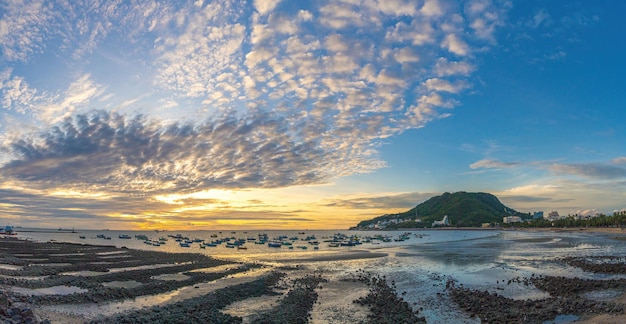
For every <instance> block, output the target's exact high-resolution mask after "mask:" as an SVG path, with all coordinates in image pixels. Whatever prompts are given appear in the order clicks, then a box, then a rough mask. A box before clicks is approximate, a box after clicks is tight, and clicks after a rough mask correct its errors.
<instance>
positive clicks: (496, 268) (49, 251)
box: [0, 229, 626, 323]
mask: <svg viewBox="0 0 626 324" xmlns="http://www.w3.org/2000/svg"><path fill="white" fill-rule="evenodd" d="M412 233H413V232H412ZM424 233H426V234H424ZM452 234H454V235H450V233H447V234H446V235H449V236H451V237H457V238H456V239H448V238H446V239H442V240H441V241H436V240H435V238H436V237H437V235H439V234H438V233H437V232H414V236H413V237H412V239H411V240H409V242H408V243H404V242H403V243H402V244H401V245H391V246H379V245H369V246H360V247H354V248H352V247H351V248H346V249H342V250H332V249H327V251H325V250H324V249H323V248H320V250H322V251H321V252H320V253H316V252H311V253H308V254H305V253H300V252H298V253H292V254H289V253H287V252H283V251H280V253H274V254H270V253H266V254H261V253H259V254H252V253H249V254H248V255H245V256H243V255H242V256H238V257H231V258H225V257H221V258H218V257H213V256H209V255H207V253H200V251H199V250H193V251H189V252H185V253H171V252H164V251H158V250H151V249H148V248H146V249H135V248H123V247H121V246H119V244H110V245H106V244H93V243H94V242H92V241H89V242H86V243H65V242H60V241H56V240H54V241H47V242H41V241H34V240H26V239H16V238H13V237H11V238H6V237H5V238H0V289H1V291H2V295H1V296H0V298H1V300H0V301H1V303H0V304H1V305H0V307H1V309H0V316H2V320H4V321H6V322H11V321H13V322H16V323H22V322H24V323H27V322H30V323H42V322H43V323H123V322H128V323H130V322H134V323H142V322H143V323H152V322H159V321H160V322H168V323H177V322H180V323H206V322H220V323H307V322H308V323H352V322H363V323H398V322H406V323H418V322H428V323H430V322H433V323H434V322H437V323H480V322H483V323H491V322H493V323H500V322H507V323H544V322H546V323H566V322H582V323H621V322H624V320H625V319H626V317H624V313H625V306H624V305H625V302H626V297H625V295H624V292H626V266H625V261H626V260H625V257H624V256H625V254H624V253H623V252H624V249H623V246H622V245H623V239H624V233H623V232H622V231H621V230H619V229H605V230H589V229H559V230H531V231H502V232H498V233H489V234H485V233H483V232H478V233H474V232H469V231H468V232H464V231H455V232H454V233H452ZM427 235H430V236H431V238H432V240H433V242H428V241H427V239H428V238H427V237H426V236H427ZM103 242H104V241H97V242H96V243H103ZM111 243H117V242H116V241H115V240H113V241H112V242H111ZM127 245H130V244H127ZM364 245H365V244H364ZM216 254H217V253H216ZM233 254H235V252H233ZM224 255H226V254H223V255H221V256H224Z"/></svg>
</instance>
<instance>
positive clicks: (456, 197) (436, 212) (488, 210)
mask: <svg viewBox="0 0 626 324" xmlns="http://www.w3.org/2000/svg"><path fill="white" fill-rule="evenodd" d="M445 215H448V220H449V222H450V226H453V227H475V226H481V225H482V224H483V223H502V218H503V217H504V216H520V217H523V216H528V215H527V214H523V213H520V212H518V211H515V210H514V209H512V208H509V207H507V206H505V205H503V204H502V203H501V202H500V200H498V198H497V197H496V196H494V195H492V194H489V193H484V192H463V191H461V192H455V193H448V192H446V193H444V194H443V195H441V196H436V197H432V198H430V199H428V200H427V201H425V202H423V203H421V204H419V205H417V206H415V208H412V209H410V210H408V211H406V212H403V213H399V214H387V215H383V216H379V217H376V218H374V219H371V220H365V221H362V222H360V223H359V224H358V225H357V226H356V228H367V227H371V226H372V225H374V224H377V223H378V224H382V223H386V224H387V225H386V226H387V228H414V227H431V226H432V224H433V221H435V220H437V221H440V220H442V219H443V217H444V216H445Z"/></svg>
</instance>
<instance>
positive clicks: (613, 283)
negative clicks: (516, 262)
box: [446, 257, 626, 323]
mask: <svg viewBox="0 0 626 324" xmlns="http://www.w3.org/2000/svg"><path fill="white" fill-rule="evenodd" d="M596 259H600V260H604V261H607V262H604V261H601V262H597V261H598V260H594V261H596V262H592V261H589V259H588V258H581V257H567V258H563V259H562V260H561V261H563V262H566V263H567V264H569V265H572V266H577V267H580V268H581V269H583V270H586V271H591V272H595V273H607V274H615V273H622V270H621V269H622V268H623V267H625V265H624V263H623V259H621V258H619V257H600V258H596ZM511 283H522V284H524V285H534V286H535V287H537V288H539V289H541V290H543V291H545V292H547V293H548V294H550V298H544V299H538V300H530V299H528V300H514V299H510V298H505V297H503V296H500V295H498V294H496V293H490V292H488V291H480V290H472V289H469V288H464V287H462V286H459V287H457V286H456V285H455V282H454V281H448V283H447V284H446V289H447V291H448V294H449V296H450V298H451V299H452V300H453V301H454V302H455V303H456V304H457V305H458V306H459V308H460V309H461V310H463V311H465V312H466V313H467V314H469V315H470V316H472V317H479V318H480V319H481V322H483V323H542V322H545V321H550V320H554V319H555V318H556V317H557V316H558V315H576V316H581V317H582V316H586V315H591V314H626V306H625V305H624V304H621V303H614V302H606V301H596V300H590V299H587V298H585V297H584V293H587V292H591V291H603V290H610V289H613V290H615V289H617V290H624V289H626V279H603V280H600V279H583V278H576V277H563V276H535V275H534V274H533V275H531V276H530V277H525V278H519V277H518V278H514V279H511V280H509V281H508V282H507V284H511Z"/></svg>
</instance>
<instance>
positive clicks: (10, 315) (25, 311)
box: [0, 292, 50, 324]
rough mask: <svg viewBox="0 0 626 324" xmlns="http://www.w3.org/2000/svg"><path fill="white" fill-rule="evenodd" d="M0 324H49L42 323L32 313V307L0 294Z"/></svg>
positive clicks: (2, 293) (3, 293) (7, 295)
mask: <svg viewBox="0 0 626 324" xmlns="http://www.w3.org/2000/svg"><path fill="white" fill-rule="evenodd" d="M0 323H26V324H28V323H33V324H35V323H50V322H48V321H42V320H41V319H39V317H37V315H35V313H33V309H32V305H31V304H30V303H27V302H22V301H19V300H16V299H14V298H13V296H11V295H9V294H7V293H6V292H0Z"/></svg>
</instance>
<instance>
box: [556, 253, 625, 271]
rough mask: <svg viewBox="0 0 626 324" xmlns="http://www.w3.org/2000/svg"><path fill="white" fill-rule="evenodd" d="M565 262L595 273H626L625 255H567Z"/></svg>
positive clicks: (563, 259)
mask: <svg viewBox="0 0 626 324" xmlns="http://www.w3.org/2000/svg"><path fill="white" fill-rule="evenodd" d="M561 260H562V261H563V262H565V263H567V264H569V265H571V266H573V267H577V268H580V269H582V270H585V271H588V272H593V273H611V274H624V273H626V263H625V261H626V258H625V257H623V256H594V257H565V258H562V259H561Z"/></svg>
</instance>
